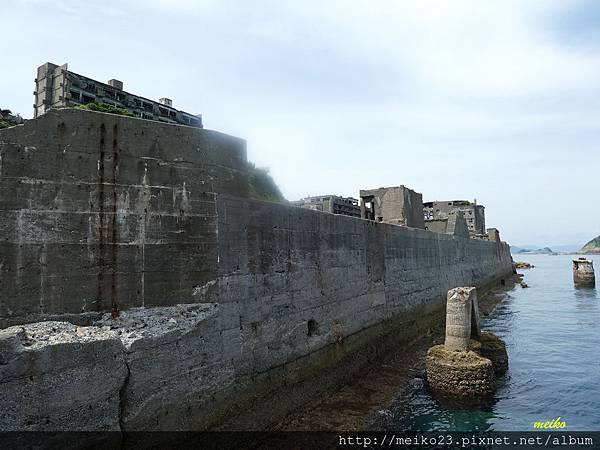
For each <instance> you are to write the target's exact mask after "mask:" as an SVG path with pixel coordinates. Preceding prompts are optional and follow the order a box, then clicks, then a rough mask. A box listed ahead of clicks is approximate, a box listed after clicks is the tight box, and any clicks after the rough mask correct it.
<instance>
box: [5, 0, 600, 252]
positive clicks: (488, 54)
mask: <svg viewBox="0 0 600 450" xmlns="http://www.w3.org/2000/svg"><path fill="white" fill-rule="evenodd" d="M34 1H35V0H27V1H21V2H18V1H16V0H8V3H2V6H0V8H2V7H4V5H6V4H8V5H9V7H8V8H7V9H6V13H4V10H3V14H0V27H1V28H3V30H6V31H5V32H6V33H7V35H9V36H13V35H15V36H16V35H21V34H20V32H21V30H23V29H27V30H28V33H27V34H26V35H22V37H21V38H20V43H19V47H18V51H17V50H11V49H8V55H7V56H4V58H5V59H6V60H7V61H9V63H10V65H11V66H12V67H13V70H12V71H3V72H0V86H11V90H10V91H8V90H6V91H5V92H3V93H2V94H3V97H2V101H3V102H8V104H7V107H10V108H11V109H13V110H15V111H21V112H23V113H24V115H26V116H27V111H28V110H29V108H30V105H31V98H30V96H29V95H30V92H31V87H32V81H31V80H32V79H33V76H34V75H33V73H34V69H35V67H36V66H37V65H39V64H41V63H42V62H44V61H46V60H52V61H54V62H58V63H63V62H65V61H68V62H69V65H70V67H71V68H72V69H73V70H77V71H81V72H84V73H86V74H89V75H91V76H94V77H96V78H99V79H107V78H110V77H113V76H115V77H118V78H120V79H122V80H124V81H125V84H126V86H127V87H128V88H129V89H131V90H133V91H135V92H138V93H140V94H142V95H146V96H149V97H152V98H154V97H156V98H158V97H160V96H163V95H167V96H169V97H171V98H173V99H174V101H175V104H176V105H177V106H178V107H180V108H183V109H187V110H190V111H192V112H202V113H203V115H204V119H205V123H206V124H207V126H208V127H210V128H214V129H219V130H222V131H225V132H230V133H232V134H237V135H239V136H242V137H244V138H246V139H248V149H249V156H250V157H251V158H252V159H253V160H255V161H256V162H257V163H258V164H259V165H266V166H269V167H271V169H272V173H273V175H274V176H275V178H276V181H277V182H278V183H279V184H280V185H281V187H282V190H283V191H284V193H285V194H286V195H287V196H288V197H289V198H290V199H294V198H297V197H300V196H303V195H307V194H318V193H336V192H337V193H341V194H345V195H357V192H358V190H359V189H360V188H369V187H373V186H382V185H391V184H406V185H409V186H412V187H413V188H415V189H417V190H418V191H422V192H423V193H424V195H425V197H426V198H428V199H431V198H438V199H439V198H442V197H453V198H454V197H465V198H473V197H477V198H478V199H479V200H480V201H482V202H483V203H485V204H486V205H487V213H488V217H489V219H490V225H496V226H498V227H500V228H501V229H502V230H505V233H504V236H505V237H506V238H507V239H509V240H511V241H515V240H516V241H519V242H521V243H523V242H527V243H534V242H535V239H536V236H540V232H539V230H540V229H542V228H545V227H546V228H547V225H546V224H547V223H549V222H550V223H559V224H563V223H564V217H576V216H578V215H579V211H581V210H583V209H587V210H588V213H587V214H588V220H587V221H586V223H583V222H578V223H577V224H576V225H575V224H573V226H572V227H571V229H570V230H566V229H563V228H564V227H562V226H561V227H559V228H558V229H557V230H556V232H555V234H554V235H553V236H554V238H555V239H564V240H563V242H561V243H569V242H568V241H567V239H573V237H572V236H573V235H578V236H581V240H582V241H583V240H585V238H588V236H584V234H585V227H588V228H589V227H592V228H593V227H594V226H595V227H597V228H600V212H598V211H595V210H593V209H590V208H588V207H586V206H585V205H590V204H594V202H595V201H596V197H597V195H598V191H599V186H598V183H597V182H595V181H594V179H593V178H590V177H588V176H585V174H586V173H598V172H600V156H598V155H599V152H597V147H598V144H597V143H598V138H600V95H599V94H600V86H599V85H598V83H597V80H598V79H600V46H599V45H598V43H597V42H598V41H597V40H594V39H587V40H584V41H575V42H568V43H567V42H565V40H564V39H563V37H561V35H560V34H559V33H557V31H556V29H555V24H556V23H557V22H562V21H563V19H564V17H566V16H567V15H568V14H569V13H570V12H571V11H573V10H576V9H580V10H582V11H583V13H584V15H585V12H586V8H587V7H588V5H589V4H586V3H585V2H584V1H582V0H521V1H517V0H505V1H492V0H486V1H481V0H470V1H467V0H452V1H447V0H438V1H434V0H414V1H408V0H405V1H399V0H352V1H349V0H328V1H322V0H320V1H316V0H302V1H295V0H294V1H282V0H262V1H252V2H247V1H244V0H204V1H200V0H198V1H192V0H131V1H129V2H122V1H117V0H103V1H89V2H87V1H86V2H81V1H75V0H65V1H63V2H59V3H60V6H61V7H60V8H58V7H55V2H50V1H49V0H48V1H45V0H44V1H42V0H37V1H35V4H34V3H32V2H34ZM36 18H39V20H37V19H36ZM36 20H37V21H36ZM56 23H60V24H68V26H63V27H58V28H57V27H55V25H54V24H56ZM32 25H33V26H32ZM568 31H569V30H568ZM48 36H52V39H49V38H48ZM12 87H14V88H12ZM21 93H22V94H21ZM4 104H6V103H4ZM4 104H3V105H2V106H4ZM582 174H584V175H582ZM556 205H560V207H558V206H556ZM523 209H525V210H526V213H524V212H523V211H522V210H523ZM590 234H591V233H590ZM561 236H563V238H561ZM589 237H591V236H589ZM554 238H553V239H554ZM540 244H551V242H540Z"/></svg>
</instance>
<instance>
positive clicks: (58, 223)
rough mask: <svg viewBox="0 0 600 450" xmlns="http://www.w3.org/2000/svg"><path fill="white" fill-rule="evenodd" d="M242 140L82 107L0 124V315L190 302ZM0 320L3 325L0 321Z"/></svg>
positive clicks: (8, 319)
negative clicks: (16, 124)
mask: <svg viewBox="0 0 600 450" xmlns="http://www.w3.org/2000/svg"><path fill="white" fill-rule="evenodd" d="M246 164H247V163H246V150H245V142H244V141H242V140H240V139H237V138H234V137H230V136H227V135H223V134H221V133H217V132H214V131H209V130H200V129H196V128H191V127H184V126H174V125H166V124H159V123H156V122H150V121H146V120H138V119H132V118H127V117H122V116H116V115H109V114H100V113H94V112H86V111H79V110H60V111H52V112H49V113H48V114H46V115H44V116H43V117H41V118H39V119H36V120H33V121H29V122H27V123H26V124H25V125H24V126H19V127H14V128H10V129H6V130H1V131H0V235H2V237H3V239H2V240H1V241H0V287H1V293H2V296H1V297H0V318H2V319H3V321H4V324H5V325H6V324H10V323H18V322H21V321H23V320H25V319H26V318H27V317H32V315H34V314H37V315H40V316H48V315H55V314H64V313H73V314H79V313H85V312H94V311H107V310H111V309H112V308H113V306H115V307H117V308H119V309H126V308H128V307H132V306H157V305H168V304H175V303H182V302H183V303H191V302H193V301H194V299H193V296H192V293H193V291H194V287H197V286H202V285H204V284H205V283H206V282H208V281H210V280H213V279H214V278H215V277H216V274H217V231H216V212H215V195H216V193H228V194H232V195H235V196H238V197H245V196H246V194H247V181H246ZM0 325H1V324H0Z"/></svg>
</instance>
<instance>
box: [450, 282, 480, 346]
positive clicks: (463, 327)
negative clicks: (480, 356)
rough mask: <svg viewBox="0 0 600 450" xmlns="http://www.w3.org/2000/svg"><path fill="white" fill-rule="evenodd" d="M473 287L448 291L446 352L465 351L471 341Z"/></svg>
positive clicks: (475, 296) (475, 295) (474, 294)
mask: <svg viewBox="0 0 600 450" xmlns="http://www.w3.org/2000/svg"><path fill="white" fill-rule="evenodd" d="M473 298H477V293H476V290H475V288H474V287H459V288H455V289H451V290H449V291H448V297H447V303H446V340H445V342H444V345H445V346H446V349H448V350H456V351H463V352H465V351H467V350H468V349H469V341H470V340H471V310H472V308H473V306H472V304H473Z"/></svg>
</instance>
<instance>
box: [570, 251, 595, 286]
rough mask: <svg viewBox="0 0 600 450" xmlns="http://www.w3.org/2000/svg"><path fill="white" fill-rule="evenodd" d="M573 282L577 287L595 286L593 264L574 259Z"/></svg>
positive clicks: (585, 260) (584, 260) (582, 259)
mask: <svg viewBox="0 0 600 450" xmlns="http://www.w3.org/2000/svg"><path fill="white" fill-rule="evenodd" d="M573 281H574V282H575V284H576V285H579V286H595V285H596V276H595V274H594V262H593V261H590V260H588V259H585V258H579V259H574V260H573Z"/></svg>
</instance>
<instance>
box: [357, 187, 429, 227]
mask: <svg viewBox="0 0 600 450" xmlns="http://www.w3.org/2000/svg"><path fill="white" fill-rule="evenodd" d="M360 212H361V217H362V218H363V219H369V220H375V221H376V222H385V223H392V224H395V225H402V226H406V227H411V228H424V223H423V195H421V194H419V193H418V192H415V191H413V190H412V189H409V188H407V187H404V186H396V187H388V188H383V187H382V188H379V189H370V190H361V191H360Z"/></svg>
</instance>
